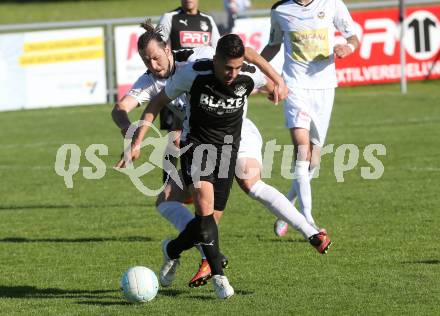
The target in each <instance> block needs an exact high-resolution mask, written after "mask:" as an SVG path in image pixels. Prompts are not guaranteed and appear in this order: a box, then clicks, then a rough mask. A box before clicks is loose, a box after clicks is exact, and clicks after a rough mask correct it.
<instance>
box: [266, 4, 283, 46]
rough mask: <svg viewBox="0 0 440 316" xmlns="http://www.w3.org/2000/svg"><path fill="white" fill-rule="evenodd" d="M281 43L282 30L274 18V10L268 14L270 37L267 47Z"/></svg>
mask: <svg viewBox="0 0 440 316" xmlns="http://www.w3.org/2000/svg"><path fill="white" fill-rule="evenodd" d="M282 43H283V30H282V29H281V26H280V24H279V22H278V19H277V18H276V13H275V10H272V11H271V12H270V36H269V46H272V45H278V44H282Z"/></svg>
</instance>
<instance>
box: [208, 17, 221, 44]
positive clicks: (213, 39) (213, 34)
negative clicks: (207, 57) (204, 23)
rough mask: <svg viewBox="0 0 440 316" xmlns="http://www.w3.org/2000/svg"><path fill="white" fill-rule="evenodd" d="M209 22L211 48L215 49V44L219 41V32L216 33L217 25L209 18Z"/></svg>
mask: <svg viewBox="0 0 440 316" xmlns="http://www.w3.org/2000/svg"><path fill="white" fill-rule="evenodd" d="M209 21H211V25H212V32H211V46H212V47H213V48H214V49H215V48H216V47H217V42H218V40H219V39H220V32H219V31H218V27H217V24H216V23H215V21H214V19H213V18H212V17H211V16H210V17H209Z"/></svg>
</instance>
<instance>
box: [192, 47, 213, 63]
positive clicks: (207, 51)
mask: <svg viewBox="0 0 440 316" xmlns="http://www.w3.org/2000/svg"><path fill="white" fill-rule="evenodd" d="M193 50H194V53H193V54H192V55H191V56H189V58H188V61H189V62H193V61H196V60H198V59H204V58H208V59H212V58H213V57H214V55H215V50H214V48H213V47H211V46H200V47H196V48H194V49H193Z"/></svg>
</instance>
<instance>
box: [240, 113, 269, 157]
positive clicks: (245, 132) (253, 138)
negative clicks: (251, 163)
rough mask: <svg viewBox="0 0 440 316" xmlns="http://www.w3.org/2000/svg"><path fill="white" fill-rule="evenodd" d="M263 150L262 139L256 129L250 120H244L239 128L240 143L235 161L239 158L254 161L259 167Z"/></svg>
mask: <svg viewBox="0 0 440 316" xmlns="http://www.w3.org/2000/svg"><path fill="white" fill-rule="evenodd" d="M262 148H263V138H262V137H261V134H260V132H259V131H258V128H257V127H256V126H255V124H254V123H252V121H251V120H249V119H247V118H245V119H244V120H243V126H242V127H241V141H240V148H239V150H238V155H237V160H238V159H240V158H253V159H256V160H257V161H258V162H259V163H260V165H263V158H262V156H261V149H262Z"/></svg>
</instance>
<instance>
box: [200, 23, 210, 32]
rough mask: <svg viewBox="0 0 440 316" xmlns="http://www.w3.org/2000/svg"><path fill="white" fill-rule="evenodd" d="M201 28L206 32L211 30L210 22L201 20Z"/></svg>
mask: <svg viewBox="0 0 440 316" xmlns="http://www.w3.org/2000/svg"><path fill="white" fill-rule="evenodd" d="M200 29H201V30H202V31H204V32H206V31H207V30H209V26H208V23H206V21H200Z"/></svg>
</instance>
